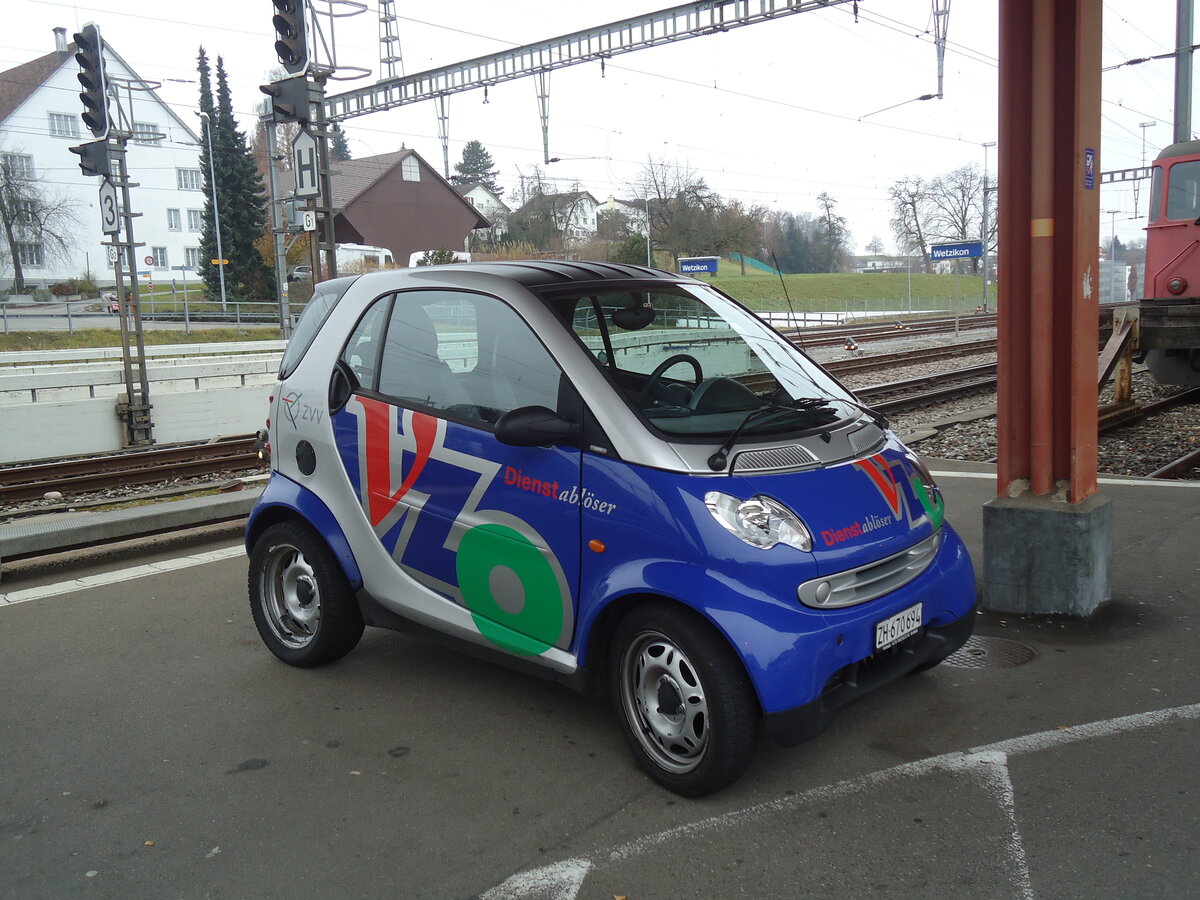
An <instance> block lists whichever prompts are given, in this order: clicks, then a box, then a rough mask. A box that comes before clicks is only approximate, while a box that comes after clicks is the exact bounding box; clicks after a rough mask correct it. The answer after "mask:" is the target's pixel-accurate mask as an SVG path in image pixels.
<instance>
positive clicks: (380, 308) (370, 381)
mask: <svg viewBox="0 0 1200 900" xmlns="http://www.w3.org/2000/svg"><path fill="white" fill-rule="evenodd" d="M390 300H391V298H390V297H384V298H383V299H381V300H376V301H375V303H374V304H373V305H372V306H371V307H370V308H369V309H368V310H367V311H366V313H364V314H363V317H362V318H361V319H359V320H358V325H357V326H356V327H355V329H354V331H353V333H351V335H350V340H348V341H346V348H345V349H344V350H343V351H342V362H344V363H345V364H346V365H347V366H349V367H350V371H351V372H353V373H354V376H355V377H356V378H357V379H358V384H359V386H360V387H363V388H365V389H366V390H369V391H373V390H375V372H376V370H377V369H378V368H379V350H380V347H381V346H382V344H383V328H384V325H385V324H386V322H387V311H388V303H389V302H390Z"/></svg>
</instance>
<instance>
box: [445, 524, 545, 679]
mask: <svg viewBox="0 0 1200 900" xmlns="http://www.w3.org/2000/svg"><path fill="white" fill-rule="evenodd" d="M497 567H503V568H505V569H509V570H511V571H512V572H513V573H515V574H516V576H517V578H518V579H519V580H520V582H521V587H522V588H523V589H524V592H525V596H524V603H523V604H521V605H520V608H519V609H518V610H517V611H515V612H510V611H509V610H507V609H505V608H504V607H503V606H502V605H501V604H500V603H499V602H498V601H497V599H496V597H495V596H494V595H493V594H492V588H491V584H492V572H493V570H495V569H496V568H497ZM454 568H455V571H456V572H457V574H458V586H459V588H460V589H461V590H462V597H463V603H464V604H466V607H467V609H469V610H471V613H472V618H473V619H474V620H475V626H476V627H477V628H478V629H479V633H480V634H482V635H483V636H484V637H485V638H487V639H488V640H489V641H491V642H492V643H493V644H496V645H497V646H499V647H503V648H504V649H505V650H510V651H512V652H513V653H520V654H522V655H525V656H536V655H537V654H539V653H544V652H545V651H546V650H549V649H550V648H551V647H553V646H554V644H555V642H556V641H557V640H558V639H559V636H560V635H561V634H562V628H563V598H562V591H561V590H560V588H559V584H558V578H557V577H556V575H555V573H554V569H553V567H552V566H551V565H550V562H549V561H548V560H547V559H546V558H545V557H544V556H543V555H542V552H541V551H540V550H538V548H537V547H535V546H534V545H533V543H532V542H531V541H530V540H529V538H527V537H525V535H523V534H521V533H520V532H518V531H515V530H514V529H512V528H508V527H506V526H504V525H477V526H476V527H474V528H472V529H471V530H470V531H468V532H467V533H466V534H465V535H463V538H462V542H461V543H460V544H459V545H458V555H457V558H456V559H455V563H454ZM510 605H517V604H510Z"/></svg>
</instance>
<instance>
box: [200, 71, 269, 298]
mask: <svg viewBox="0 0 1200 900" xmlns="http://www.w3.org/2000/svg"><path fill="white" fill-rule="evenodd" d="M214 136H219V137H220V143H221V149H220V150H218V149H217V146H216V144H215V143H214V145H213V152H214V153H215V154H217V160H216V162H217V168H218V173H219V174H218V181H224V182H225V196H224V197H223V196H222V194H221V190H220V185H219V184H218V189H217V197H218V199H220V200H221V202H222V206H221V225H222V232H221V238H222V243H223V245H224V246H223V249H224V251H225V258H226V259H227V260H229V266H228V267H227V268H226V270H225V289H226V291H228V290H229V288H230V281H231V280H232V283H233V285H234V291H235V292H236V294H237V296H238V297H239V299H245V300H275V299H277V298H276V296H275V279H274V277H273V275H272V271H271V269H270V268H269V267H268V266H267V263H266V261H265V260H264V259H263V257H262V254H261V253H260V252H259V251H258V248H257V247H256V246H255V242H256V241H258V239H259V238H260V237H262V234H263V232H264V231H265V230H266V228H267V191H266V188H265V187H264V186H263V180H262V176H261V175H259V173H258V166H257V165H256V164H255V162H254V154H253V152H252V151H251V150H250V145H249V142H248V141H247V140H246V133H245V132H243V131H239V130H238V127H237V120H236V119H234V117H233V96H232V94H231V93H230V90H229V78H228V76H227V75H226V73H225V62H224V60H222V58H221V57H219V56H218V57H217V130H216V134H215V135H214ZM227 218H228V220H229V225H228V227H225V220H226V219H227Z"/></svg>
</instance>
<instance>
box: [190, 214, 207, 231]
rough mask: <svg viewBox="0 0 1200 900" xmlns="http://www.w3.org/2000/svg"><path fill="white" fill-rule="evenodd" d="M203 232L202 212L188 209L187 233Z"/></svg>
mask: <svg viewBox="0 0 1200 900" xmlns="http://www.w3.org/2000/svg"><path fill="white" fill-rule="evenodd" d="M203 230H204V210H202V209H189V210H188V231H203Z"/></svg>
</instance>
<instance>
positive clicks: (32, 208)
mask: <svg viewBox="0 0 1200 900" xmlns="http://www.w3.org/2000/svg"><path fill="white" fill-rule="evenodd" d="M17 221H18V222H24V223H25V224H26V225H36V224H37V203H36V202H34V201H33V200H18V201H17Z"/></svg>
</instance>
